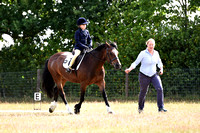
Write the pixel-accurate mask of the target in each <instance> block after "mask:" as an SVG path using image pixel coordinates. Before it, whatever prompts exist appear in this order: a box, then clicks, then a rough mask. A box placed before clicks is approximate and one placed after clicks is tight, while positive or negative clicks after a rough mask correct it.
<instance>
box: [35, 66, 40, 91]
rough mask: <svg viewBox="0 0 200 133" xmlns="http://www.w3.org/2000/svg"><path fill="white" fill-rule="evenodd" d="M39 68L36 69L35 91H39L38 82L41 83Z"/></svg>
mask: <svg viewBox="0 0 200 133" xmlns="http://www.w3.org/2000/svg"><path fill="white" fill-rule="evenodd" d="M40 72H41V69H37V88H36V91H37V92H39V91H40V84H41V76H40Z"/></svg>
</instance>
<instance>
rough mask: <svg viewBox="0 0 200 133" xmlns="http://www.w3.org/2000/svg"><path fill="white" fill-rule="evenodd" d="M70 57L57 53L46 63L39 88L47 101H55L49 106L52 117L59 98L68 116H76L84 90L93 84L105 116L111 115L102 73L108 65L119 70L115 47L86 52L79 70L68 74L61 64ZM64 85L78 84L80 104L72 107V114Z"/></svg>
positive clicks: (82, 99) (69, 53)
mask: <svg viewBox="0 0 200 133" xmlns="http://www.w3.org/2000/svg"><path fill="white" fill-rule="evenodd" d="M71 55H72V53H71V52H59V53H56V54H54V55H52V56H51V57H50V58H49V59H48V60H47V61H46V63H45V68H44V71H43V75H42V79H43V80H42V88H43V90H44V91H45V92H46V94H47V96H48V97H49V98H51V99H52V98H53V99H54V101H53V102H51V105H50V108H49V112H50V113H52V112H53V111H54V110H55V108H56V106H57V100H58V96H60V97H61V98H62V100H63V102H64V104H65V106H66V109H67V112H68V113H69V114H74V113H75V114H79V113H80V108H81V105H82V103H83V101H84V95H85V91H86V88H87V86H88V85H91V84H96V85H97V86H98V87H99V89H100V91H101V93H102V96H103V99H104V101H105V105H106V109H107V112H108V113H113V111H112V109H111V107H110V105H109V103H108V99H107V94H106V91H105V69H104V66H103V65H104V63H105V62H106V61H107V62H109V63H110V64H111V65H113V66H114V68H115V69H121V63H120V60H119V58H118V50H117V44H116V43H110V44H109V43H107V42H106V43H105V44H101V45H99V46H98V47H96V48H95V49H93V50H91V51H90V52H87V53H86V54H85V56H84V58H83V60H82V63H81V65H80V67H79V69H78V70H73V71H72V72H71V73H68V72H66V70H65V68H64V67H63V61H64V60H65V58H66V57H67V56H71ZM67 81H69V82H72V83H79V84H80V89H81V95H80V102H79V103H78V104H76V105H75V106H74V112H73V111H72V110H71V108H70V107H69V105H68V102H67V100H66V95H65V92H64V90H63V87H64V85H65V83H66V82H67Z"/></svg>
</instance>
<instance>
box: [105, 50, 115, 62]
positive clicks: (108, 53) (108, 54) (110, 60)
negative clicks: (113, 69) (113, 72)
mask: <svg viewBox="0 0 200 133" xmlns="http://www.w3.org/2000/svg"><path fill="white" fill-rule="evenodd" d="M110 49H112V48H107V49H106V55H107V56H108V59H109V63H110V64H112V62H113V61H114V60H117V59H118V57H117V56H116V57H114V58H112V59H111V58H110V52H108V50H110ZM115 64H116V63H115ZM115 64H114V65H115Z"/></svg>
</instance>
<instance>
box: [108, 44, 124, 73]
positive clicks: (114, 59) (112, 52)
mask: <svg viewBox="0 0 200 133" xmlns="http://www.w3.org/2000/svg"><path fill="white" fill-rule="evenodd" d="M106 47H107V48H106V60H107V61H108V62H109V63H110V64H112V65H113V66H114V67H115V69H120V68H121V63H120V60H119V58H118V51H117V44H116V43H110V44H109V43H107V42H106Z"/></svg>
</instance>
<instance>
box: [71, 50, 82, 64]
mask: <svg viewBox="0 0 200 133" xmlns="http://www.w3.org/2000/svg"><path fill="white" fill-rule="evenodd" d="M80 54H81V51H80V50H79V49H75V51H74V56H73V57H72V60H71V62H70V64H69V68H71V67H72V65H73V64H74V62H75V60H76V58H77V57H78V56H79V55H80Z"/></svg>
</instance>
